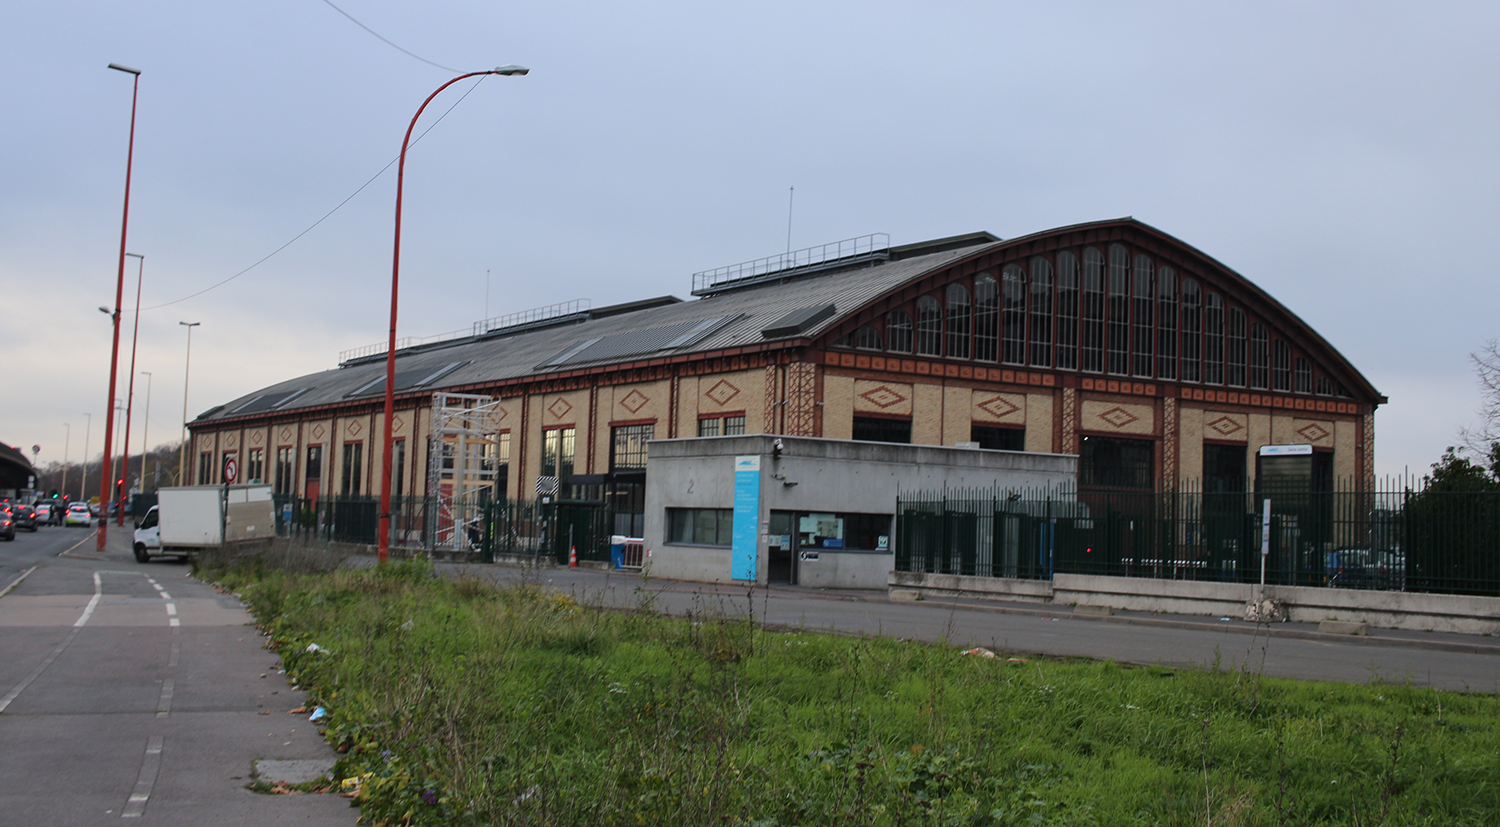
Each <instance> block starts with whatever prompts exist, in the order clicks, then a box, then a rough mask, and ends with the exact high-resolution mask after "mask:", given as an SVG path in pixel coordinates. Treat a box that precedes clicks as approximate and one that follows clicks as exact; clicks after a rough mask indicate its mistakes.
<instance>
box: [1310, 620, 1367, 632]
mask: <svg viewBox="0 0 1500 827" xmlns="http://www.w3.org/2000/svg"><path fill="white" fill-rule="evenodd" d="M1318 631H1320V632H1322V633H1323V634H1326V635H1367V634H1369V633H1370V624H1368V623H1356V622H1354V621H1350V620H1324V621H1322V622H1320V623H1319V624H1318Z"/></svg>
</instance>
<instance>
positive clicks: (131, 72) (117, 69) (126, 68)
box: [109, 63, 141, 75]
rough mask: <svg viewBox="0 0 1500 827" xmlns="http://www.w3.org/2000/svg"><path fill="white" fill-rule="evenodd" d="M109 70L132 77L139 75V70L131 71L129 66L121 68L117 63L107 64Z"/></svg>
mask: <svg viewBox="0 0 1500 827" xmlns="http://www.w3.org/2000/svg"><path fill="white" fill-rule="evenodd" d="M109 68H111V69H114V70H115V71H116V72H128V73H130V74H132V75H139V74H140V73H141V70H140V69H132V68H130V67H129V66H121V65H120V64H118V63H111V64H109Z"/></svg>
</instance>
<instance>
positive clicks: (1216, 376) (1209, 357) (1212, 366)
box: [1203, 291, 1224, 385]
mask: <svg viewBox="0 0 1500 827" xmlns="http://www.w3.org/2000/svg"><path fill="white" fill-rule="evenodd" d="M1203 381H1205V382H1208V383H1209V384H1213V385H1222V384H1224V300H1223V299H1220V298H1219V294H1218V293H1215V292H1213V291H1209V293H1208V301H1207V302H1206V303H1205V304H1204V307H1203Z"/></svg>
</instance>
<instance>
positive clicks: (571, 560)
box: [568, 546, 578, 569]
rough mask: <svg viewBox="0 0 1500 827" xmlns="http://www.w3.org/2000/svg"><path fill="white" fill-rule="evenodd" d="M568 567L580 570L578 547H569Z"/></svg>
mask: <svg viewBox="0 0 1500 827" xmlns="http://www.w3.org/2000/svg"><path fill="white" fill-rule="evenodd" d="M568 566H569V567H570V568H575V569H576V568H578V547H577V546H568Z"/></svg>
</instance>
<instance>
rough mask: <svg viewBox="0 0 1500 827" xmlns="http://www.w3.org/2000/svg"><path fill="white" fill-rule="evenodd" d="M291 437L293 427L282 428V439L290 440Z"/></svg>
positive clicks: (284, 440) (283, 440)
mask: <svg viewBox="0 0 1500 827" xmlns="http://www.w3.org/2000/svg"><path fill="white" fill-rule="evenodd" d="M291 438H292V429H291V428H282V429H281V441H282V442H286V441H287V440H289V439H291Z"/></svg>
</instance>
